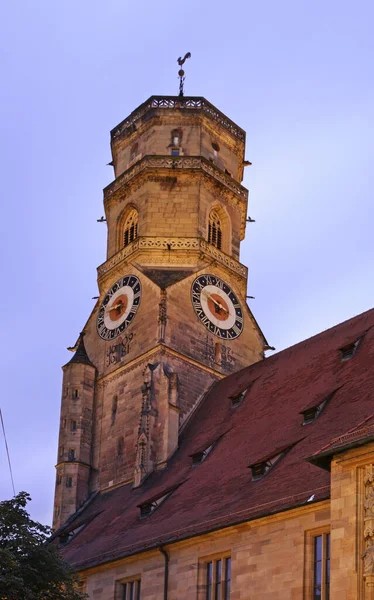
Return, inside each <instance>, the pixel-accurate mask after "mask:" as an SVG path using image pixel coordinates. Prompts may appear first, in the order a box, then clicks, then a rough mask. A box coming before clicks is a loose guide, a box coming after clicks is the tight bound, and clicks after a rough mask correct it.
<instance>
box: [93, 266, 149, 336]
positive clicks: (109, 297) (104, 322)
mask: <svg viewBox="0 0 374 600" xmlns="http://www.w3.org/2000/svg"><path fill="white" fill-rule="evenodd" d="M141 291H142V288H141V284H140V281H139V279H138V278H137V277H136V276H135V275H126V277H122V278H121V279H119V280H118V281H116V283H115V284H114V285H112V287H111V288H110V290H108V291H107V293H106V295H105V298H104V300H103V303H102V305H101V306H100V308H99V314H98V317H97V324H96V326H97V332H98V334H99V336H100V337H102V338H103V339H104V340H113V339H114V338H116V337H117V335H119V334H120V333H122V332H123V331H124V330H125V329H126V327H128V326H129V325H130V323H132V321H133V319H134V317H135V315H136V311H137V310H138V308H139V304H140V298H141Z"/></svg>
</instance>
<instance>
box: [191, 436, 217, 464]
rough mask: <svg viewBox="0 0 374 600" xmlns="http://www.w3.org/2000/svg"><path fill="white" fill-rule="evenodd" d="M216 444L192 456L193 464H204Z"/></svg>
mask: <svg viewBox="0 0 374 600" xmlns="http://www.w3.org/2000/svg"><path fill="white" fill-rule="evenodd" d="M214 443H215V442H213V444H210V446H208V447H207V448H205V450H200V451H199V452H195V454H192V464H193V465H199V464H201V463H202V462H204V460H205V459H206V457H207V456H208V454H209V453H210V452H211V451H212V450H213V446H214Z"/></svg>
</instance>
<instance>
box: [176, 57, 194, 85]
mask: <svg viewBox="0 0 374 600" xmlns="http://www.w3.org/2000/svg"><path fill="white" fill-rule="evenodd" d="M187 58H191V52H187V54H185V55H184V58H182V57H181V56H180V57H179V58H178V60H177V63H178V65H179V66H180V67H181V68H180V69H179V71H178V75H179V95H180V96H183V84H184V80H185V79H186V77H185V75H184V71H183V69H182V65H183V64H184V63H185V62H186V60H187Z"/></svg>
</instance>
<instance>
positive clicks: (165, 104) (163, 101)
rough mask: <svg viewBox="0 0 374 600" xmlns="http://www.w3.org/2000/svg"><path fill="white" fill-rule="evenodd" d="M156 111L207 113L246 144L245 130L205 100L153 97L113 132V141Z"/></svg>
mask: <svg viewBox="0 0 374 600" xmlns="http://www.w3.org/2000/svg"><path fill="white" fill-rule="evenodd" d="M154 109H166V110H170V109H172V110H173V109H174V110H177V111H178V112H179V113H180V111H183V112H186V113H188V111H190V110H191V111H193V112H194V113H195V112H196V110H199V111H200V110H201V111H202V113H205V114H206V115H208V116H209V117H210V118H211V119H213V120H214V121H216V122H217V123H219V125H221V126H222V127H224V128H225V129H227V131H229V132H230V133H231V134H232V135H233V136H235V137H236V138H238V139H239V140H240V141H241V142H245V132H244V131H243V129H241V127H238V125H236V124H235V123H234V122H233V121H231V119H229V118H228V117H226V115H225V114H223V113H222V112H221V111H220V110H218V109H217V108H216V107H215V106H213V104H211V103H210V102H208V100H206V99H205V98H202V97H189V96H183V97H180V96H178V97H175V96H151V97H150V98H149V99H148V100H146V101H145V102H143V104H141V105H140V106H139V107H138V108H137V109H136V110H134V111H133V112H132V113H131V115H129V116H128V117H127V118H126V119H124V120H123V121H122V122H121V123H120V124H119V125H118V126H117V127H115V128H114V129H113V130H112V131H111V137H112V139H114V138H116V137H118V136H120V135H121V134H122V133H123V132H124V131H126V129H128V128H131V127H132V126H134V124H135V123H136V122H137V121H138V120H139V119H141V118H142V117H143V116H144V115H145V114H146V113H147V112H149V111H150V110H154Z"/></svg>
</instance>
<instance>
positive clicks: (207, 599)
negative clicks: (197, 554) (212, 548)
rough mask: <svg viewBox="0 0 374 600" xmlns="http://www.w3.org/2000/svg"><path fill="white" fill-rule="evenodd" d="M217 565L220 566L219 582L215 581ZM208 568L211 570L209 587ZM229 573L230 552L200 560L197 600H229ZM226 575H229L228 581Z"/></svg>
mask: <svg viewBox="0 0 374 600" xmlns="http://www.w3.org/2000/svg"><path fill="white" fill-rule="evenodd" d="M219 564H220V565H221V578H220V582H218V581H217V573H218V567H219ZM209 566H210V569H211V584H210V586H208V573H209V571H208V569H209ZM231 573H232V559H231V551H230V550H227V551H225V552H220V553H216V554H212V555H211V556H204V557H203V558H200V559H199V568H198V590H197V592H198V593H197V598H198V600H229V599H230V593H231V581H232V576H231ZM227 574H228V575H229V577H228V579H227ZM218 586H219V587H218Z"/></svg>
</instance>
